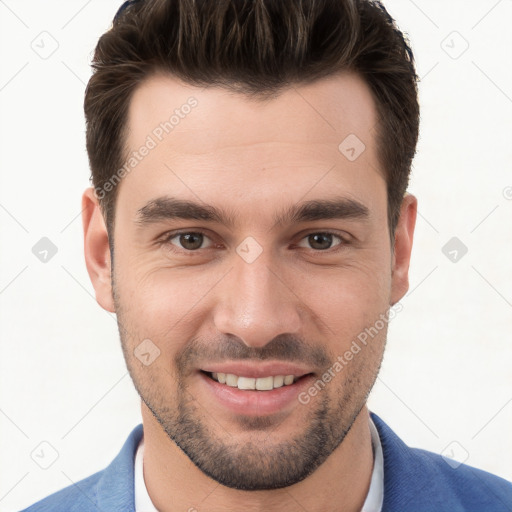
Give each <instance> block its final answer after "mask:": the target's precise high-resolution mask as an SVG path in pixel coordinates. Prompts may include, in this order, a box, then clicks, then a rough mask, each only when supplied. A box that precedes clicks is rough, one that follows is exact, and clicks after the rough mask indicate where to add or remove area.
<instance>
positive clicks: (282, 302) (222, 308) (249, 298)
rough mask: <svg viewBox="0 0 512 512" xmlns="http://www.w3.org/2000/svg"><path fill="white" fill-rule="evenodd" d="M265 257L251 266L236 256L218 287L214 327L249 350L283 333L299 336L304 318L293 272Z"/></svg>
mask: <svg viewBox="0 0 512 512" xmlns="http://www.w3.org/2000/svg"><path fill="white" fill-rule="evenodd" d="M264 254H265V251H264V252H263V253H262V254H261V255H260V256H259V257H258V258H257V259H256V261H253V262H251V263H248V262H246V261H244V260H243V259H242V258H240V257H238V256H236V257H235V258H234V268H232V269H231V271H230V272H228V274H227V275H226V276H225V278H224V279H223V280H222V281H221V282H220V283H219V285H220V286H217V287H216V291H217V297H216V299H217V300H216V306H215V309H214V323H215V327H216V328H217V329H218V331H219V332H222V333H224V334H232V335H235V336H237V337H238V338H240V339H241V340H243V342H244V343H245V344H246V345H247V346H250V347H262V346H264V345H266V344H267V343H269V342H270V341H272V339H273V338H275V337H276V336H278V335H280V334H295V335H297V334H299V330H300V328H301V316H302V317H303V316H304V315H301V309H303V308H301V300H300V298H299V297H297V295H296V294H295V293H294V290H293V288H294V286H293V283H292V282H291V279H290V276H291V274H290V272H281V271H279V266H276V265H275V264H274V265H273V264H272V261H271V258H270V257H268V258H267V257H265V256H264Z"/></svg>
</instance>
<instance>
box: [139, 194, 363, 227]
mask: <svg viewBox="0 0 512 512" xmlns="http://www.w3.org/2000/svg"><path fill="white" fill-rule="evenodd" d="M369 217H370V211H369V209H368V208H367V207H366V206H365V205H364V204H362V203H360V202H359V201H356V200H354V199H350V198H347V197H336V198H333V199H314V200H311V201H305V202H302V203H299V204H294V205H292V206H290V207H288V208H286V209H285V210H284V211H283V212H281V213H279V214H277V215H276V216H274V226H276V225H284V224H293V223H300V222H308V221H309V222H311V221H315V220H324V219H355V220H362V221H367V220H368V219H369ZM236 218H237V215H236V214H235V212H228V211H224V210H222V209H219V208H217V207H215V206H212V205H207V204H200V203H196V202H194V201H189V200H186V199H178V198H175V197H170V196H162V197H158V198H155V199H152V200H150V201H149V202H148V203H146V205H145V206H143V207H142V208H140V209H139V210H137V214H136V220H135V222H136V223H137V225H139V226H140V227H143V226H147V225H150V224H154V223H158V222H161V221H166V220H174V219H184V220H203V221H206V222H217V223H219V224H223V225H225V226H227V227H230V228H233V227H234V226H235V225H236Z"/></svg>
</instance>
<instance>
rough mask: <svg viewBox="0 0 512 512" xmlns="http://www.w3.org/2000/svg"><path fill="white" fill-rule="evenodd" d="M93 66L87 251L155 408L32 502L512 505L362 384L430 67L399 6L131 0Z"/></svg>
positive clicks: (400, 242) (370, 378)
mask: <svg viewBox="0 0 512 512" xmlns="http://www.w3.org/2000/svg"><path fill="white" fill-rule="evenodd" d="M93 67H94V74H93V76H92V78H91V80H90V81H89V84H88V87H87V91H86V98H85V114H86V119H87V150H88V154H89V159H90V165H91V170H92V179H93V185H94V187H92V188H89V189H87V190H86V191H85V193H84V195H83V208H84V213H83V226H84V241H85V257H86V264H87V269H88V272H89V275H90V277H91V280H92V283H93V286H94V288H95V291H96V298H97V301H98V303H99V304H100V305H101V307H103V308H104V309H106V310H107V311H111V312H115V313H116V315H117V319H118V325H119V332H120V338H121V342H122V347H123V353H124V356H125V360H126V363H127V366H128V369H129V372H130V375H131V377H132V380H133V382H134V385H135V387H136V389H137V391H138V393H139V394H140V396H141V399H142V403H141V407H142V417H143V424H142V425H138V426H137V427H136V428H135V429H134V430H133V432H132V433H131V435H130V436H129V438H128V440H127V441H126V443H125V444H124V446H123V448H122V449H121V452H120V453H119V455H118V456H117V457H116V459H115V460H114V461H113V462H112V463H111V465H110V466H108V467H107V468H106V469H105V470H103V471H100V472H98V473H96V474H94V475H92V476H90V477H88V478H86V479H85V480H83V481H81V482H78V483H77V484H75V485H73V486H70V487H68V488H65V489H63V490H61V491H59V492H57V493H55V494H53V495H52V496H49V497H47V498H46V499H44V500H42V501H41V502H39V503H36V504H35V505H33V506H31V507H29V508H28V509H27V510H28V511H44V510H52V511H53V510H62V511H64V510H66V511H88V510H104V511H131V510H136V511H138V512H147V511H154V510H159V511H177V510H189V511H192V510H198V511H201V510H205V511H220V510H254V511H263V510H265V511H267V510H279V511H292V510H293V511H295V510H307V511H310V512H315V511H319V510H322V511H338V510H344V511H360V510H364V511H366V512H370V511H371V512H374V511H402V510H414V511H430V510H436V511H437V510H446V511H463V510H482V511H498V510H511V509H512V484H511V483H509V482H507V481H505V480H503V479H501V478H499V477H497V476H494V475H491V474H489V473H486V472H484V471H482V470H478V469H475V468H472V467H470V466H467V465H460V466H458V467H456V468H454V467H452V466H451V465H449V464H447V463H446V462H445V461H444V460H443V458H442V457H441V456H439V455H437V454H434V453H430V452H427V451H424V450H419V449H412V448H409V447H407V446H406V445H405V444H404V443H403V442H402V441H401V440H400V439H399V438H398V437H397V436H396V434H394V433H393V431H392V430H391V429H390V428H389V427H388V426H387V425H386V424H385V423H384V421H383V420H382V419H380V418H379V416H377V415H376V414H375V413H373V412H372V413H370V412H369V411H368V408H367V406H366V400H367V397H368V395H369V393H370V391H371V389H372V387H373V384H374V382H375V380H376V377H377V374H378V371H379V368H380V365H381V362H382V357H383V353H384V348H385V343H386V335H387V321H388V319H389V318H390V315H391V312H392V307H393V306H395V305H396V304H397V303H398V302H399V301H400V299H401V298H402V297H403V296H404V294H405V293H406V291H407V289H408V268H409V261H410V255H411V249H412V242H413V233H414V227H415V220H416V210H417V200H416V198H415V197H414V196H412V195H411V194H407V193H406V189H407V185H408V180H409V171H410V167H411V162H412V159H413V156H414V153H415V148H416V142H417V138H418V124H419V108H418V101H417V89H416V79H417V77H416V74H415V70H414V61H413V55H412V52H411V50H410V48H409V46H408V44H407V43H406V41H405V40H404V38H403V35H402V34H401V32H400V31H399V30H398V29H397V27H396V26H395V24H394V22H393V20H392V19H391V17H390V16H389V15H388V14H387V12H386V10H385V9H384V7H383V6H382V5H381V4H380V3H378V2H369V1H363V0H359V1H356V0H336V1H335V0H332V1H327V0H325V1H312V0H311V1H309V2H298V1H294V2H292V1H290V2H284V1H283V2H273V1H270V0H254V1H251V2H249V1H245V2H243V1H238V2H235V1H231V2H219V1H218V0H209V1H207V0H204V1H203V2H196V3H194V2H193V1H192V0H183V1H180V2H178V1H177V0H139V1H131V2H126V3H125V4H124V5H123V6H122V8H121V9H120V11H119V12H118V14H117V15H116V18H115V20H114V24H113V27H112V29H111V30H109V31H108V32H107V33H106V34H104V35H103V37H102V38H101V39H100V41H99V43H98V46H97V48H96V52H95V56H94V62H93ZM370 327H372V328H373V329H375V334H374V335H373V336H372V337H371V339H365V338H364V337H361V333H363V332H365V330H367V329H368V328H370ZM362 340H364V342H363V341H362Z"/></svg>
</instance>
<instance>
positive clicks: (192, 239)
mask: <svg viewBox="0 0 512 512" xmlns="http://www.w3.org/2000/svg"><path fill="white" fill-rule="evenodd" d="M205 239H206V240H209V239H208V237H206V236H204V235H203V234H202V233H195V232H188V233H177V234H174V235H173V234H171V235H169V237H168V238H167V242H168V243H170V244H172V245H175V246H177V248H178V249H185V250H186V251H197V250H198V249H201V248H203V249H204V247H201V246H202V245H203V243H204V241H205ZM173 240H177V242H176V243H175V242H173Z"/></svg>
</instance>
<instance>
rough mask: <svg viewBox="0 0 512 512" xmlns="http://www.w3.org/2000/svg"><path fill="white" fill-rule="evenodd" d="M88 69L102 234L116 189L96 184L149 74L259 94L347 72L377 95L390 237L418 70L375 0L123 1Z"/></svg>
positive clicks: (112, 166) (119, 144) (106, 173)
mask: <svg viewBox="0 0 512 512" xmlns="http://www.w3.org/2000/svg"><path fill="white" fill-rule="evenodd" d="M92 67H93V71H94V72H93V75H92V77H91V79H90V80H89V83H88V85H87V89H86V92H85V101H84V110H85V117H86V122H87V131H86V139H87V152H88V155H89V163H90V167H91V172H92V176H91V179H92V182H93V186H94V187H95V189H96V191H98V190H101V191H102V196H100V197H99V200H100V205H101V208H102V211H103V214H104V216H105V218H106V222H107V227H108V230H109V234H112V233H113V221H114V211H115V201H116V190H117V187H105V185H106V184H107V183H108V181H109V179H110V178H111V177H112V175H113V174H114V173H115V171H116V170H117V169H119V168H120V167H122V165H123V162H124V156H125V154H126V148H125V138H126V131H125V129H126V122H127V112H128V107H129V103H130V100H131V97H132V95H133V92H134V90H135V89H136V88H137V86H138V85H139V84H141V82H142V81H143V80H145V79H147V78H148V77H149V76H150V75H153V74H155V73H157V72H162V71H163V72H165V73H168V74H170V75H172V76H175V77H176V78H179V79H181V80H182V81H184V82H186V83H189V84H192V85H195V86H199V87H204V86H210V85H214V86H220V87H224V88H226V89H231V90H234V91H236V92H239V93H242V94H246V95H248V96H251V97H255V98H259V97H261V98H266V97H269V96H272V95H273V94H275V93H278V92H279V91H282V90H284V89H285V88H286V87H287V86H290V85H294V84H303V83H310V82H312V81H315V80H317V79H320V78H323V77H327V76H329V75H333V74H334V73H337V72H339V71H343V70H347V71H355V72H357V73H358V74H359V75H360V76H361V77H362V78H363V79H364V80H365V82H366V83H367V84H368V85H369V87H370V89H371V91H372V94H373V97H374V99H375V101H376V107H377V113H378V123H377V133H376V140H377V152H378V156H379V161H380V165H381V166H382V169H383V171H384V174H385V177H386V182H387V196H388V212H387V214H388V227H389V229H390V235H391V240H392V241H393V238H394V231H395V228H396V225H397V222H398V218H399V216H400V205H401V203H402V199H403V197H404V194H405V192H406V189H407V186H408V182H409V174H410V169H411V163H412V159H413V157H414V154H415V152H416V143H417V139H418V131H419V105H418V98H417V96H418V92H417V85H416V84H417V79H418V77H417V75H416V72H415V69H414V57H413V53H412V50H411V48H410V46H409V44H408V42H407V40H406V38H405V37H404V35H403V34H402V32H401V31H400V30H399V29H398V28H397V26H396V24H395V22H394V20H393V18H391V16H390V15H389V14H388V12H387V11H386V9H385V8H384V6H383V5H382V3H381V2H380V1H372V0H302V1H300V0H279V1H276V0H201V1H197V0H138V1H137V0H135V1H133V0H132V1H130V2H125V4H123V6H122V8H121V9H120V10H119V12H118V14H117V15H116V18H115V19H114V22H113V25H112V27H111V28H110V30H108V31H107V32H106V33H105V34H103V35H102V36H101V38H100V40H99V42H98V44H97V46H96V50H95V53H94V58H93V62H92ZM340 142H341V141H340ZM111 189H112V190H111ZM106 190H109V192H108V193H106V192H105V191H106Z"/></svg>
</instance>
